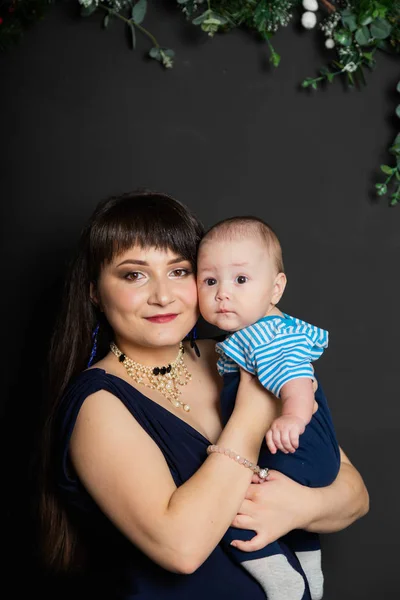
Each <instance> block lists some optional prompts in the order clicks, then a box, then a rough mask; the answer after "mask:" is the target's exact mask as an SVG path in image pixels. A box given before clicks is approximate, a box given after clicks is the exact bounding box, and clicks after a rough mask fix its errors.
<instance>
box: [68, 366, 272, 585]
mask: <svg viewBox="0 0 400 600" xmlns="http://www.w3.org/2000/svg"><path fill="white" fill-rule="evenodd" d="M242 379H244V380H245V381H244V382H242V381H241V383H240V386H239V391H238V395H237V399H236V403H235V408H234V411H233V413H232V416H231V418H230V420H229V421H228V423H227V425H226V427H225V428H224V430H223V431H222V433H221V435H220V437H219V440H218V441H217V444H219V445H221V446H223V447H227V448H231V449H233V450H235V451H236V452H238V453H239V454H240V455H241V456H245V457H246V458H248V459H249V460H251V461H252V462H256V460H257V457H258V453H259V450H260V446H261V441H262V439H263V437H264V434H265V430H266V428H267V427H268V426H269V424H270V423H271V421H272V419H273V418H274V417H275V414H276V403H275V400H274V399H273V398H272V397H271V403H270V404H269V403H268V399H267V398H266V395H265V390H264V389H263V388H262V386H261V385H260V384H259V382H258V380H256V379H255V378H251V376H249V375H248V374H245V375H244V376H242ZM181 451H182V452H187V449H186V448H185V446H184V445H182V450H181ZM70 455H71V459H72V463H73V465H74V468H75V470H76V472H77V474H78V476H79V478H80V480H81V481H82V483H83V484H84V486H85V487H86V489H87V490H88V492H89V494H90V495H91V496H92V497H93V499H94V500H95V502H96V503H97V504H98V506H99V507H100V509H101V510H102V511H103V512H104V513H105V514H106V515H107V516H108V517H109V519H110V520H111V521H112V522H113V523H114V525H115V526H116V527H117V528H118V529H120V531H121V532H122V533H123V534H124V535H125V536H126V537H127V538H128V539H129V540H131V541H132V542H133V543H134V544H135V545H136V546H138V547H139V548H140V549H141V550H142V551H143V552H144V553H145V554H147V556H149V558H150V559H151V560H153V561H154V562H156V563H158V564H159V565H161V566H162V567H164V568H165V569H168V570H171V571H175V572H179V573H191V572H193V571H194V570H196V569H197V568H198V567H199V566H200V565H201V564H202V563H203V562H204V560H205V559H206V558H207V557H208V556H209V554H210V553H211V552H212V550H213V549H214V548H215V546H216V545H217V544H218V542H219V541H220V539H221V538H222V536H223V535H224V533H225V531H226V530H227V529H228V527H229V525H230V523H231V521H232V519H233V518H234V516H235V514H236V513H237V511H238V509H239V508H240V505H241V503H242V501H243V498H244V496H245V494H246V490H247V489H248V487H249V484H250V481H251V477H252V472H251V470H250V469H246V468H244V467H243V466H242V465H240V464H238V463H237V462H235V461H234V460H232V459H230V458H228V457H226V456H221V455H220V454H212V455H210V456H209V457H208V458H206V460H205V461H204V463H203V465H202V466H201V467H200V468H199V469H198V471H196V473H195V474H194V475H193V476H192V477H191V478H190V479H189V480H188V481H187V482H185V483H184V484H183V485H181V486H179V487H178V488H177V487H176V485H175V483H174V481H173V479H172V476H171V473H170V470H169V468H168V465H167V463H166V461H165V458H164V456H163V454H162V453H161V451H160V449H159V448H158V446H157V445H156V444H155V442H154V441H153V440H152V439H151V438H150V437H149V435H147V433H146V432H145V431H144V430H143V429H142V427H141V426H140V425H139V424H138V422H137V421H136V420H135V419H134V418H133V417H132V415H131V414H130V413H129V411H128V410H127V408H126V407H125V406H124V405H123V404H122V402H121V401H120V400H119V399H118V398H116V397H115V396H113V395H112V394H110V393H109V392H106V391H104V390H102V391H99V392H96V393H95V394H92V395H91V396H88V398H87V399H86V400H85V402H84V403H83V405H82V408H81V410H80V412H79V415H78V418H77V421H76V424H75V428H74V431H73V434H72V437H71V444H70Z"/></svg>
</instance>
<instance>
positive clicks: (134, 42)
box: [129, 23, 136, 50]
mask: <svg viewBox="0 0 400 600" xmlns="http://www.w3.org/2000/svg"><path fill="white" fill-rule="evenodd" d="M129 29H130V30H131V42H132V50H136V31H135V26H134V25H133V23H129Z"/></svg>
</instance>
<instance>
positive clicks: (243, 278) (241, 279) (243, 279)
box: [236, 275, 247, 283]
mask: <svg viewBox="0 0 400 600" xmlns="http://www.w3.org/2000/svg"><path fill="white" fill-rule="evenodd" d="M246 281H247V277H246V276H245V275H238V277H236V283H246Z"/></svg>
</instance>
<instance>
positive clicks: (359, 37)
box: [354, 27, 371, 46]
mask: <svg viewBox="0 0 400 600" xmlns="http://www.w3.org/2000/svg"><path fill="white" fill-rule="evenodd" d="M354 37H355V38H356V42H358V44H360V46H368V45H369V44H370V43H371V42H370V40H371V35H370V32H369V29H368V27H361V28H360V29H357V31H356V34H355V36H354Z"/></svg>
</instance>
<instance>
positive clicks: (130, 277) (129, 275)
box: [124, 271, 144, 281]
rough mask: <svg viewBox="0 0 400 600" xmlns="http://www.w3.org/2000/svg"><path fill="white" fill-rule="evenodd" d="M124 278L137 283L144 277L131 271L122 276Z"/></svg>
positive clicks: (137, 272)
mask: <svg viewBox="0 0 400 600" xmlns="http://www.w3.org/2000/svg"><path fill="white" fill-rule="evenodd" d="M124 277H125V279H127V280H128V281H139V280H140V279H143V277H144V275H143V273H139V271H131V272H130V273H127V274H126V275H124Z"/></svg>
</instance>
